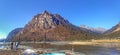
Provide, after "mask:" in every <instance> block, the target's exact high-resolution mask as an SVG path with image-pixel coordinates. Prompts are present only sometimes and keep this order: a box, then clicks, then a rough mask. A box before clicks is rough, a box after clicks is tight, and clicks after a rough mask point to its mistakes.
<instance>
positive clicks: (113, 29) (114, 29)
mask: <svg viewBox="0 0 120 55" xmlns="http://www.w3.org/2000/svg"><path fill="white" fill-rule="evenodd" d="M119 31H120V22H119V23H118V24H117V25H115V26H113V27H112V28H111V29H109V30H108V31H106V32H105V34H111V33H115V32H119Z"/></svg>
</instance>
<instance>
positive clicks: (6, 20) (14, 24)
mask: <svg viewBox="0 0 120 55" xmlns="http://www.w3.org/2000/svg"><path fill="white" fill-rule="evenodd" d="M44 10H47V11H49V12H51V13H58V14H60V15H61V16H63V17H64V18H66V19H67V20H69V22H71V23H72V24H74V25H77V26H80V25H83V24H84V25H87V26H91V27H95V28H97V27H103V28H106V29H110V28H111V27H112V26H114V25H116V24H117V23H118V22H119V21H120V0H0V38H5V37H6V36H7V34H8V33H9V32H10V31H11V30H13V29H15V28H19V27H24V26H25V24H27V23H28V22H29V21H30V20H31V19H32V17H33V16H34V15H36V14H38V13H42V12H43V11H44Z"/></svg>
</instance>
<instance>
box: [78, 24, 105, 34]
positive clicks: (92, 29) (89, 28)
mask: <svg viewBox="0 0 120 55" xmlns="http://www.w3.org/2000/svg"><path fill="white" fill-rule="evenodd" d="M80 27H81V28H85V29H88V30H91V31H92V32H95V33H98V34H103V33H104V32H105V31H106V29H104V28H93V27H89V26H86V25H80Z"/></svg>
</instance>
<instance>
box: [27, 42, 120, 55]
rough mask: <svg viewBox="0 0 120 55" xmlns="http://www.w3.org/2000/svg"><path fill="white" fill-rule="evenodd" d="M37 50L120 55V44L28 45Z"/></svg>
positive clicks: (91, 54) (86, 54)
mask: <svg viewBox="0 0 120 55" xmlns="http://www.w3.org/2000/svg"><path fill="white" fill-rule="evenodd" d="M27 45H28V46H33V47H35V48H46V49H56V50H58V51H59V50H71V49H72V48H73V49H74V51H75V52H79V53H82V54H84V55H120V43H100V44H98V45H69V44H66V45H53V44H38V43H37V44H27Z"/></svg>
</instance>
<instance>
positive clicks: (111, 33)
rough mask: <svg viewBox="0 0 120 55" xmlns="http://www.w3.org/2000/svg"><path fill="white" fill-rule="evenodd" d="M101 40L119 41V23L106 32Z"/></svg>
mask: <svg viewBox="0 0 120 55" xmlns="http://www.w3.org/2000/svg"><path fill="white" fill-rule="evenodd" d="M103 39H120V22H119V23H118V24H117V25H115V26H113V27H112V28H111V29H109V30H108V31H106V32H105V33H104V36H103Z"/></svg>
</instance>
